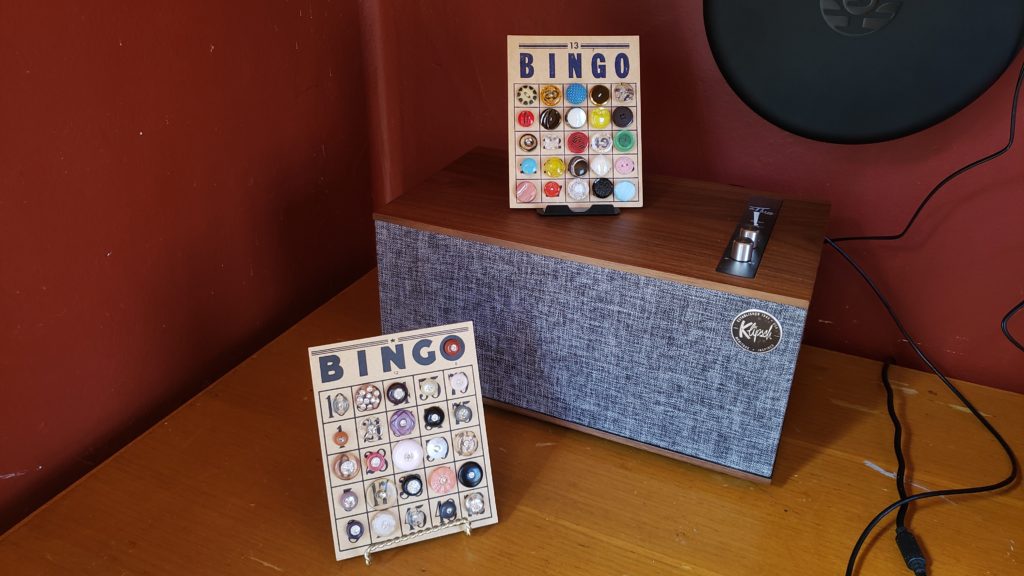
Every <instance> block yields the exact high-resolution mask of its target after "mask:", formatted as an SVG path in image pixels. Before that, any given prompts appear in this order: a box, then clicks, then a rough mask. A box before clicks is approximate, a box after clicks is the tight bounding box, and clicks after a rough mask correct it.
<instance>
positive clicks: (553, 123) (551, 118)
mask: <svg viewBox="0 0 1024 576" xmlns="http://www.w3.org/2000/svg"><path fill="white" fill-rule="evenodd" d="M561 123H562V113H561V112H559V111H558V110H555V109H554V108H547V109H545V110H544V111H543V112H541V113H540V125H541V126H543V127H544V129H545V130H554V129H555V128H558V125H559V124H561Z"/></svg>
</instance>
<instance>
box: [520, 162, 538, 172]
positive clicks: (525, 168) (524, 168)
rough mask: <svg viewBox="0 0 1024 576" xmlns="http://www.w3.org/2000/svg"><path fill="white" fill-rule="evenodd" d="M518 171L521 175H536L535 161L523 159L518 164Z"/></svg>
mask: <svg viewBox="0 0 1024 576" xmlns="http://www.w3.org/2000/svg"><path fill="white" fill-rule="evenodd" d="M519 171H520V172H522V173H523V174H536V173H537V161H536V160H534V159H533V158H523V161H522V162H520V163H519Z"/></svg>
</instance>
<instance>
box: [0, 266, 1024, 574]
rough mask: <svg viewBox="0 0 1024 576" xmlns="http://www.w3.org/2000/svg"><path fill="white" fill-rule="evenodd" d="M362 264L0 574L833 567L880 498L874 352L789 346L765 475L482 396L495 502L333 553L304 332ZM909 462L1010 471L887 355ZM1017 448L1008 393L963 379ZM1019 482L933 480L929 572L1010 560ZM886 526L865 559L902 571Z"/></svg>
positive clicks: (883, 438) (25, 526)
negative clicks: (415, 532) (361, 555)
mask: <svg viewBox="0 0 1024 576" xmlns="http://www.w3.org/2000/svg"><path fill="white" fill-rule="evenodd" d="M376 290H377V285H376V278H375V274H371V275H368V276H367V277H365V278H363V279H362V280H360V281H359V282H358V283H356V284H355V285H354V286H352V287H351V288H349V289H348V290H346V291H345V292H343V293H342V294H340V295H339V296H337V297H336V298H334V299H333V300H332V301H331V302H329V303H327V304H325V305H324V306H323V307H322V308H321V309H319V310H318V311H316V312H315V313H313V314H312V315H310V316H309V317H307V318H306V319H305V320H303V321H302V322H300V323H299V324H297V325H296V326H295V327H293V328H292V329H291V330H289V331H288V332H287V333H285V334H284V335H282V336H281V337H280V338H278V339H277V340H275V341H274V342H272V343H271V344H269V345H268V346H267V347H266V348H264V349H263V350H261V351H260V352H258V353H257V354H255V355H253V356H252V357H251V358H250V359H248V360H247V361H245V362H244V363H242V364H241V365H240V366H238V367H237V368H236V369H235V370H233V371H232V372H231V373H229V374H228V375H226V376H224V377H223V378H222V379H220V380H219V381H217V382H216V383H214V384H213V385H212V386H210V388H208V389H207V390H206V391H204V392H203V393H201V394H199V395H198V396H196V397H195V398H194V399H193V400H192V401H191V402H189V403H188V404H186V405H185V406H183V407H182V408H181V409H179V410H178V411H177V412H175V413H174V414H172V415H171V416H169V417H168V418H167V419H166V420H164V421H162V422H160V423H159V424H158V425H156V426H155V427H153V429H151V430H150V431H148V432H147V433H146V434H144V435H143V436H141V437H140V438H138V439H137V440H136V441H134V442H133V443H132V444H131V445H129V446H128V447H126V448H125V449H124V450H122V451H121V452H119V453H118V454H116V455H115V456H114V457H112V458H111V459H110V460H108V461H107V462H105V463H104V464H102V465H101V466H99V467H98V468H97V469H95V470H94V471H93V472H92V473H91V474H89V475H88V476H86V477H85V478H84V479H82V480H81V481H79V482H78V483H76V484H75V485H74V486H72V487H71V488H69V489H68V490H66V491H65V492H64V493H62V494H61V495H59V496H58V497H56V498H54V499H53V500H52V501H51V502H49V503H48V504H47V505H45V506H44V507H42V508H41V509H39V510H38V511H37V512H36V513H35V514H34V515H32V516H31V517H29V518H28V519H26V520H25V521H24V522H22V523H21V524H19V525H18V526H16V527H14V528H13V529H11V530H10V531H9V532H7V533H6V534H4V535H3V536H2V537H0V567H2V569H0V572H2V573H3V574H4V575H13V574H19V575H20V574H31V575H43V574H82V575H88V574H104V575H136V574H217V575H227V574H244V575H246V576H253V575H258V574H268V575H276V574H303V575H320V574H324V575H337V574H339V573H340V574H362V573H366V574H409V573H413V572H416V573H422V574H444V575H449V574H453V573H455V574H478V575H484V574H486V575H491V574H541V573H580V574H669V573H679V574H700V575H709V574H722V575H726V574H728V575H735V574H741V575H746V574H757V575H761V574H773V575H774V574H786V575H801V574H814V575H816V576H817V575H821V574H841V573H842V571H843V569H844V567H845V563H846V558H847V556H848V555H849V551H850V546H851V545H852V544H853V541H854V539H855V538H856V537H857V535H858V534H859V532H860V530H861V529H862V527H863V526H864V524H865V523H866V522H867V521H868V520H869V519H870V517H871V516H873V515H874V513H875V512H876V511H877V510H879V509H881V508H882V507H884V506H885V505H886V504H888V503H889V502H890V501H891V500H893V499H894V497H895V489H894V487H893V483H892V480H891V478H889V477H888V475H889V474H891V473H892V471H893V470H894V469H895V462H894V458H893V456H892V454H891V443H892V432H891V428H890V424H889V422H888V418H887V417H886V415H885V404H884V394H883V391H882V388H881V385H880V384H879V379H878V372H879V364H878V363H877V362H872V361H868V360H864V359H860V358H856V357H852V356H846V355H843V354H838V353H835V352H829V351H825V350H820V349H815V348H810V347H805V348H804V349H803V353H802V355H801V356H800V362H799V366H798V369H797V376H796V381H795V383H794V386H793V391H792V398H791V403H790V410H789V415H788V417H787V419H786V424H785V429H784V430H783V435H782V446H781V447H780V450H779V461H778V464H777V468H776V475H777V476H776V481H775V483H774V484H772V485H759V484H753V483H751V482H747V481H743V480H738V479H735V478H731V477H729V476H725V475H722V474H719V473H715V472H711V471H708V470H704V469H701V468H697V467H695V466H691V465H688V464H684V463H681V462H677V461H675V460H670V459H668V458H663V457H660V456H656V455H654V454H650V453H647V452H643V451H639V450H635V449H631V448H628V447H625V446H622V445H619V444H614V443H612V442H608V441H605V440H601V439H598V438H595V437H592V436H587V435H584V434H581V433H578V432H573V431H569V430H566V429H563V428H559V427H556V426H553V425H550V424H545V423H541V422H538V421H535V420H530V419H527V418H525V417H522V416H518V415H515V414H511V413H507V412H503V411H501V410H497V409H494V408H489V409H488V410H487V411H486V416H487V426H488V430H489V433H490V439H491V450H492V455H493V465H494V470H493V474H494V484H495V487H496V493H497V505H498V511H499V514H500V518H501V521H500V523H499V524H497V525H495V526H491V527H487V528H482V529H480V530H477V531H475V532H474V533H473V535H472V536H468V537H467V536H463V535H461V534H460V535H454V536H450V537H447V538H442V539H438V540H432V541H428V542H423V543H420V544H415V545H411V546H408V547H405V548H400V549H395V550H389V551H386V552H381V553H379V554H378V555H377V556H376V557H375V561H374V564H373V565H372V566H371V567H369V568H367V567H365V566H364V565H363V563H362V561H361V560H360V559H354V560H349V561H346V562H343V563H341V564H339V563H336V562H335V561H334V556H333V551H332V547H331V527H330V519H329V518H328V512H327V506H326V505H325V502H324V485H323V473H322V470H321V463H320V454H319V445H318V440H317V435H316V434H317V427H316V422H315V417H314V408H313V399H312V397H311V386H310V379H309V374H308V362H307V361H306V348H307V346H310V345H315V344H323V343H329V342H335V341H339V340H347V339H353V338H360V337H364V336H370V335H373V334H376V333H377V331H378V309H377V294H376ZM893 376H894V380H895V384H896V386H897V394H898V399H899V401H900V412H901V413H902V415H903V416H904V417H905V418H906V419H907V422H908V423H909V433H910V438H911V444H912V449H911V452H910V460H911V462H912V464H913V471H914V474H913V482H914V483H915V485H917V486H921V487H928V488H948V487H953V486H960V485H964V484H976V483H986V482H991V481H993V480H995V479H997V478H1000V477H1002V475H1004V474H1005V471H1006V469H1007V467H1006V463H1005V462H1004V460H1003V458H1002V456H1001V454H1000V452H999V450H998V447H997V446H996V444H995V443H994V442H993V441H992V440H991V439H989V438H988V437H987V436H986V435H985V434H984V433H983V431H982V429H981V427H980V426H979V425H978V424H977V423H976V422H975V421H974V420H973V419H972V418H971V417H970V416H969V415H968V414H966V413H965V412H964V411H963V410H962V409H960V408H959V407H958V406H956V404H955V401H954V399H953V398H952V396H951V395H950V394H949V393H948V392H947V391H946V390H945V389H944V388H942V387H941V386H942V385H941V383H939V382H937V381H936V380H935V379H934V378H931V377H928V376H927V375H925V374H922V373H920V372H916V371H911V370H904V369H896V370H895V371H894V373H893ZM964 389H965V392H966V394H967V395H968V396H969V397H970V398H972V399H973V400H974V401H975V402H976V404H977V405H978V407H979V409H981V410H982V411H984V412H985V413H986V414H991V417H992V421H993V422H994V423H995V425H996V426H998V427H999V428H1000V429H1001V430H1002V431H1003V433H1004V434H1005V435H1006V437H1007V438H1008V439H1010V441H1011V443H1013V444H1014V446H1015V448H1016V449H1017V450H1018V452H1020V451H1021V448H1022V442H1021V439H1022V438H1024V396H1021V395H1015V394H1011V393H1008V392H1003V391H998V390H993V389H988V388H983V387H979V386H974V385H970V384H965V385H964ZM1022 520H1024V491H1022V490H1021V488H1020V486H1019V483H1018V485H1017V486H1016V487H1015V488H1014V489H1013V490H1012V491H1010V492H1004V493H1002V494H1000V495H998V496H995V497H976V496H975V497H967V498H961V499H954V500H952V501H951V502H936V501H934V500H932V501H929V503H926V504H923V505H922V506H920V507H919V508H918V512H917V513H916V514H914V515H913V516H912V522H913V527H914V529H915V531H916V532H917V534H918V536H919V538H921V539H922V542H923V546H924V547H925V549H926V550H927V551H928V552H929V553H930V556H931V562H932V564H931V566H930V567H929V568H930V572H929V574H932V575H933V576H949V575H960V574H970V575H981V574H1001V575H1002V574H1022V573H1024V556H1022V555H1024V521H1022ZM890 528H891V524H889V523H887V524H886V525H885V526H884V529H883V531H881V532H876V534H877V536H876V537H875V538H874V539H872V540H871V541H870V545H869V546H868V547H867V550H866V554H867V555H866V557H865V559H864V561H863V563H862V567H863V568H862V571H861V572H860V573H861V574H863V575H881V574H885V575H891V574H909V572H905V568H904V567H903V565H902V562H901V560H900V558H899V556H898V553H897V551H896V548H895V545H894V544H892V532H891V529H890Z"/></svg>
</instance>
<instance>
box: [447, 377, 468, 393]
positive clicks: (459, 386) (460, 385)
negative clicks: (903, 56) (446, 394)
mask: <svg viewBox="0 0 1024 576" xmlns="http://www.w3.org/2000/svg"><path fill="white" fill-rule="evenodd" d="M448 385H449V386H451V387H452V394H465V393H466V391H467V390H469V376H466V373H465V372H455V373H454V374H449V375H448Z"/></svg>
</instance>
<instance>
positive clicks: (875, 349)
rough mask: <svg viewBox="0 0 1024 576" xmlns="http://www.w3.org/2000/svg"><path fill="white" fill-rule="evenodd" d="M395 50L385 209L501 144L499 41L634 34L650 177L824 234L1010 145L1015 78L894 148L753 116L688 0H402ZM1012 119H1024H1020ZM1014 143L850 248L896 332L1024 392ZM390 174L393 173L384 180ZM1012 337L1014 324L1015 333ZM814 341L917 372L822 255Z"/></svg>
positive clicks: (848, 230)
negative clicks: (693, 182)
mask: <svg viewBox="0 0 1024 576" xmlns="http://www.w3.org/2000/svg"><path fill="white" fill-rule="evenodd" d="M380 11H381V14H380V15H379V20H380V21H381V22H382V23H383V24H382V26H383V28H384V31H383V32H382V33H381V36H382V37H383V38H386V39H387V40H388V42H389V43H390V47H389V49H388V52H387V54H385V55H383V58H382V59H381V60H380V61H377V62H375V64H374V68H375V70H377V71H378V73H377V74H378V76H382V77H383V79H380V80H378V82H379V84H380V85H382V86H384V87H386V89H387V93H388V94H389V95H390V96H389V97H390V98H392V99H393V100H394V102H393V103H392V105H391V107H390V108H389V109H388V110H387V116H388V118H389V124H388V125H387V126H385V127H384V128H386V130H385V134H384V135H378V138H380V139H382V140H384V141H387V142H388V143H389V144H390V145H389V146H387V147H384V148H382V149H381V150H380V152H381V154H382V155H383V157H384V158H383V159H378V161H379V162H380V163H382V164H384V163H387V164H389V165H390V166H391V167H392V168H391V169H390V170H389V171H388V172H387V175H386V177H383V178H382V181H383V183H384V184H385V186H386V188H385V189H383V190H380V191H379V193H380V195H381V198H391V197H394V196H396V195H398V194H399V193H400V191H401V189H402V187H403V186H407V185H409V184H410V183H413V182H416V181H418V180H420V179H422V178H424V177H425V176H426V175H428V174H429V173H431V172H433V171H435V170H436V169H438V168H440V167H441V166H443V165H444V164H445V163H447V162H448V161H450V160H451V159H452V158H455V157H457V156H458V155H459V154H461V153H462V152H464V151H465V150H467V149H469V148H471V147H473V146H474V145H477V144H483V145H488V146H493V147H499V148H504V147H506V146H507V144H506V118H505V113H506V108H505V106H506V97H505V87H506V81H507V80H506V78H505V65H504V62H505V57H506V56H505V50H506V48H505V46H506V44H505V36H506V35H507V34H639V35H640V38H641V63H642V82H643V86H644V91H643V92H644V93H643V98H644V102H643V106H644V135H643V138H644V168H645V169H646V170H648V171H649V172H652V173H663V174H672V175H678V176H684V177H688V178H698V179H704V180H712V181H718V182H725V183H729V184H737V185H741V186H747V187H751V188H757V189H762V190H768V191H773V192H778V193H782V194H785V195H788V196H791V197H795V198H806V199H817V200H827V201H829V202H831V204H832V217H831V223H830V225H829V227H828V231H829V233H830V234H831V235H836V236H838V235H849V234H859V233H893V232H896V231H898V230H899V229H901V228H902V226H903V224H904V223H905V222H906V219H907V218H909V216H910V214H911V213H912V212H913V209H914V208H915V207H916V205H917V203H918V202H919V201H920V199H921V198H922V197H923V196H924V195H925V194H926V193H927V192H928V190H930V189H931V187H932V186H933V185H934V184H935V183H937V182H938V181H939V180H940V179H941V178H942V177H944V176H945V175H946V174H948V173H949V172H951V171H953V170H954V169H956V168H959V167H960V166H961V165H963V164H965V163H966V162H968V161H970V160H973V159H975V158H977V157H980V156H983V155H985V154H987V153H989V152H991V151H994V150H996V149H998V148H999V147H1001V146H1002V145H1003V144H1005V142H1006V137H1007V133H1008V126H1009V122H1008V118H1009V107H1010V101H1011V95H1012V91H1013V82H1014V81H1015V79H1016V73H1017V69H1018V68H1019V67H1020V65H1021V62H1022V58H1018V59H1017V60H1016V62H1015V64H1014V65H1013V66H1012V70H1010V71H1009V72H1007V73H1005V74H1004V75H1003V77H1002V78H1001V79H1000V80H999V81H998V82H997V83H996V84H995V86H993V88H992V89H991V90H989V91H988V92H987V93H986V94H984V95H983V96H982V97H981V98H980V99H978V100H977V101H975V102H974V103H973V104H971V105H970V106H969V107H968V108H967V109H965V110H963V111H962V112H961V113H960V114H958V115H957V116H955V117H954V118H952V119H950V120H948V121H946V122H944V123H942V124H940V125H938V126H935V127H933V128H931V129H929V130H926V131H924V132H921V133H918V134H916V135H912V136H909V137H905V138H902V139H900V140H896V141H892V142H887V143H882V144H875V145H865V146H850V145H836V144H824V143H820V142H814V141H811V140H806V139H803V138H800V137H798V136H794V135H792V134H789V133H787V132H785V131H783V130H781V129H779V128H776V127H774V126H773V125H771V124H769V123H768V122H766V121H765V120H762V119H761V118H760V117H758V116H757V115H756V114H754V113H753V112H752V111H751V110H750V109H748V108H747V107H746V106H745V105H744V104H743V103H742V102H741V101H740V100H739V98H737V97H736V96H735V94H734V93H733V92H732V90H731V89H730V88H729V86H728V85H727V84H726V83H725V81H724V80H723V78H722V76H721V75H720V74H719V72H718V69H717V67H716V65H715V62H714V59H713V58H712V56H711V53H710V50H709V48H708V43H707V39H706V37H705V35H704V29H703V15H702V11H701V3H700V2H656V1H653V0H646V1H636V2H628V3H624V2H621V1H610V0H599V1H592V2H586V3H584V2H562V3H552V2H548V1H538V0H522V1H519V2H506V3H486V2H473V1H469V0H459V1H449V2H443V3H438V2H418V3H410V2H402V3H391V4H388V5H387V6H385V7H383V8H380ZM1020 123H1022V124H1024V121H1021V122H1020ZM1022 156H1024V148H1021V147H1020V144H1018V147H1017V148H1015V149H1014V150H1013V153H1012V154H1009V155H1006V156H1004V157H1002V158H1000V159H999V160H997V161H995V162H993V163H991V164H989V165H987V166H986V167H984V168H982V169H980V170H978V171H976V172H973V173H971V174H969V175H967V176H964V177H963V178H961V179H959V180H957V181H955V183H953V184H951V185H949V186H948V187H947V188H946V189H945V190H944V191H943V192H942V193H941V195H940V196H938V197H937V198H936V199H935V200H934V201H933V203H932V204H931V205H930V206H929V208H928V209H927V210H926V211H925V212H924V214H923V215H922V218H921V219H920V220H919V221H918V223H917V224H916V225H915V228H914V229H913V232H912V233H911V234H910V235H909V236H908V237H907V238H906V239H904V240H903V241H902V242H900V243H898V244H891V243H890V244H880V245H866V244H862V245H856V246H854V245H849V246H850V248H849V249H850V252H851V253H852V254H853V255H854V256H855V257H856V258H857V259H859V260H860V262H861V264H862V265H863V266H864V267H865V268H866V269H867V270H868V271H869V272H870V273H871V274H872V275H873V276H874V277H875V278H876V280H877V282H878V284H879V285H880V287H881V288H882V290H883V291H884V292H885V293H886V294H888V295H889V297H890V299H891V301H892V303H893V305H894V306H895V308H896V309H897V311H898V313H899V314H900V315H901V318H902V320H903V321H904V323H905V325H906V326H907V327H908V329H909V330H910V331H911V334H913V335H914V336H915V338H916V339H917V341H918V342H919V343H920V344H921V346H922V347H923V348H924V349H925V350H926V351H927V352H928V353H930V354H931V356H932V357H933V359H934V360H935V361H936V362H937V364H938V365H939V366H940V367H941V368H943V369H945V370H946V371H948V373H949V374H951V375H953V376H956V377H959V378H964V379H967V380H971V381H974V382H979V383H982V384H986V385H989V386H995V387H1000V388H1006V389H1011V390H1017V391H1021V392H1024V376H1022V374H1024V354H1021V353H1020V352H1019V351H1017V350H1016V349H1014V348H1013V347H1012V346H1011V344H1010V343H1009V342H1007V341H1006V340H1005V339H1004V338H1003V336H1002V334H1001V333H1000V331H999V321H1000V319H1001V318H1002V317H1003V315H1004V314H1005V313H1006V312H1007V311H1008V310H1009V309H1010V307H1011V306H1013V305H1014V304H1016V303H1017V302H1019V301H1020V300H1021V299H1022V298H1024V271H1022V269H1021V266H1020V262H1019V260H1020V259H1019V254H1020V253H1021V251H1022V249H1024V235H1022V234H1021V230H1022V227H1021V224H1020V222H1021V215H1022V214H1024V185H1022V183H1024V162H1022V161H1021V157H1022ZM395 167H398V168H399V169H400V172H399V171H398V170H396V169H395ZM1011 330H1015V331H1016V333H1017V334H1018V338H1019V339H1024V314H1021V315H1019V317H1018V318H1016V319H1015V320H1014V322H1013V324H1012V325H1011ZM805 336H806V341H807V342H808V343H810V344H814V345H818V346H823V347H825V348H831V349H834V350H841V351H844V352H849V353H851V354H858V355H863V356H870V357H875V358H882V357H884V356H887V355H895V357H896V358H897V361H898V363H900V364H903V365H912V366H918V367H920V366H919V364H918V361H917V360H916V358H915V357H914V356H913V353H912V352H911V350H910V348H909V347H908V346H907V345H906V344H905V343H903V342H901V341H900V338H901V337H900V335H899V334H898V332H897V331H896V329H895V328H894V327H893V325H892V323H891V322H890V321H889V319H888V317H887V316H886V315H885V312H884V311H883V310H882V308H881V307H880V306H879V305H878V304H877V303H876V301H875V300H874V296H873V295H872V294H871V292H870V291H869V289H868V288H867V287H866V286H865V285H864V284H863V283H862V282H861V281H860V279H859V278H858V277H856V275H855V273H854V272H853V271H852V269H850V268H849V267H848V266H847V265H846V264H845V263H844V262H842V261H841V260H840V259H839V258H838V257H837V256H836V255H835V254H833V253H830V252H826V254H825V255H824V257H823V262H822V265H821V268H820V275H819V279H818V284H817V289H816V290H815V294H814V297H813V301H812V305H811V310H810V315H809V319H808V324H807V330H806V334H805Z"/></svg>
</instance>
